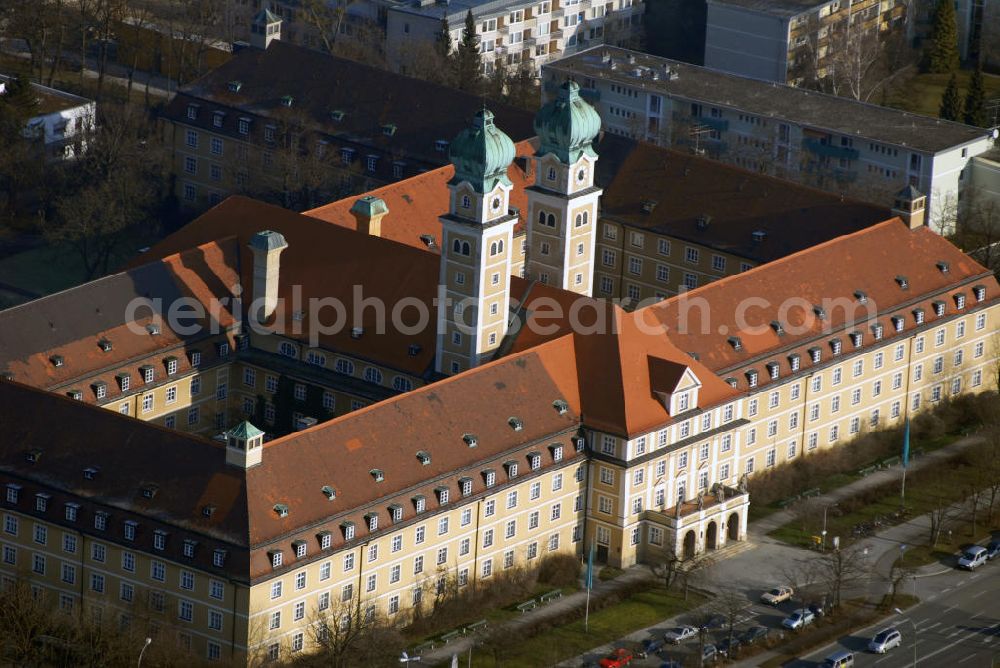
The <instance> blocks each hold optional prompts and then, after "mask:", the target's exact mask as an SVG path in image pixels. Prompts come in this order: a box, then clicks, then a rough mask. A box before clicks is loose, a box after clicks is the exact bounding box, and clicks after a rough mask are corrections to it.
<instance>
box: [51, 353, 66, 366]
mask: <svg viewBox="0 0 1000 668" xmlns="http://www.w3.org/2000/svg"><path fill="white" fill-rule="evenodd" d="M49 361H50V362H52V366H54V367H56V368H57V369H58V368H59V367H61V366H64V365H65V364H66V360H65V359H63V356H62V355H53V356H52V357H50V358H49Z"/></svg>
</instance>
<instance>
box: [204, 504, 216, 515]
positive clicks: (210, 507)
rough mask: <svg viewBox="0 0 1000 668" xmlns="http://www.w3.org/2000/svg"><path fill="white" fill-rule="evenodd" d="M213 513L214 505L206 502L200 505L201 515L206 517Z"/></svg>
mask: <svg viewBox="0 0 1000 668" xmlns="http://www.w3.org/2000/svg"><path fill="white" fill-rule="evenodd" d="M214 514H215V506H213V505H212V504H210V503H208V504H205V505H204V506H202V507H201V516H202V517H205V518H208V517H211V516H212V515H214Z"/></svg>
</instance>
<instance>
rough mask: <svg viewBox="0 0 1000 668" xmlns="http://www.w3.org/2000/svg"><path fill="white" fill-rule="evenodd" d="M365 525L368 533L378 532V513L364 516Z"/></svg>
mask: <svg viewBox="0 0 1000 668" xmlns="http://www.w3.org/2000/svg"><path fill="white" fill-rule="evenodd" d="M365 523H366V524H367V525H368V533H372V532H375V531H378V513H368V514H366V515H365Z"/></svg>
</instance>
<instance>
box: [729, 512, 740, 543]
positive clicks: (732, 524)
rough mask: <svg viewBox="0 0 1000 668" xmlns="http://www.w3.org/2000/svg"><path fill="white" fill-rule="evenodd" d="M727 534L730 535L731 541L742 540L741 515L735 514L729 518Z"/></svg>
mask: <svg viewBox="0 0 1000 668" xmlns="http://www.w3.org/2000/svg"><path fill="white" fill-rule="evenodd" d="M726 533H727V534H728V537H729V540H739V539H740V516H739V513H733V514H732V515H730V516H729V519H728V520H727V521H726Z"/></svg>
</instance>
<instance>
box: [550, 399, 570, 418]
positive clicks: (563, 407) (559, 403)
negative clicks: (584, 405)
mask: <svg viewBox="0 0 1000 668" xmlns="http://www.w3.org/2000/svg"><path fill="white" fill-rule="evenodd" d="M552 407H553V408H555V409H556V412H557V413H559V415H565V414H566V411H568V410H569V404H567V403H566V402H565V401H563V400H562V399H556V400H555V401H553V402H552Z"/></svg>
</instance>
